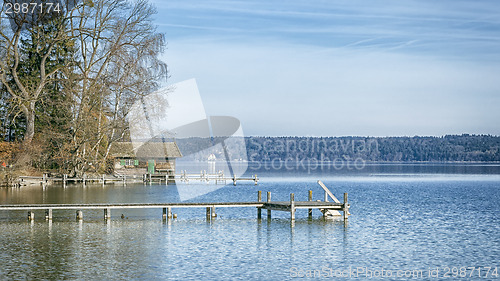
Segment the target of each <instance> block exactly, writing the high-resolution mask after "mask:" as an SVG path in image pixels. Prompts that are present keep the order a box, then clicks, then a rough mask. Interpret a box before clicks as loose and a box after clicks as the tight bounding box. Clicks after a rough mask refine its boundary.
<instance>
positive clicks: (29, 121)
mask: <svg viewBox="0 0 500 281" xmlns="http://www.w3.org/2000/svg"><path fill="white" fill-rule="evenodd" d="M24 114H25V115H26V133H25V134H24V141H23V142H24V144H30V143H31V141H32V140H33V137H34V136H35V102H34V101H31V102H30V103H29V105H28V107H25V110H24Z"/></svg>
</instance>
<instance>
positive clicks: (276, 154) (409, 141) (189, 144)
mask: <svg viewBox="0 0 500 281" xmlns="http://www.w3.org/2000/svg"><path fill="white" fill-rule="evenodd" d="M223 141H224V140H223V139H220V140H217V139H216V140H212V142H214V143H222V142H223ZM177 142H178V144H179V147H181V151H182V153H183V155H185V157H186V158H189V159H192V160H197V161H206V160H207V159H208V156H209V155H210V154H212V153H213V154H215V156H216V157H217V159H224V151H223V150H222V149H212V150H206V151H203V148H206V147H207V145H206V143H207V140H206V139H202V138H199V139H196V138H190V139H184V140H178V141H177ZM197 144H199V145H197ZM229 145H230V146H231V145H232V144H229ZM244 146H245V147H244V148H245V149H246V152H247V156H248V158H247V160H249V161H258V162H263V161H278V160H281V161H301V160H303V159H315V160H316V161H336V160H342V161H349V160H350V161H355V160H356V159H361V160H363V161H373V162H500V137H498V136H491V135H469V134H463V135H446V136H442V137H432V136H414V137H377V138H374V137H245V139H244ZM228 148H229V149H227V151H229V152H230V151H238V152H239V151H241V149H242V148H241V147H228ZM229 157H231V155H229ZM232 160H234V159H232Z"/></svg>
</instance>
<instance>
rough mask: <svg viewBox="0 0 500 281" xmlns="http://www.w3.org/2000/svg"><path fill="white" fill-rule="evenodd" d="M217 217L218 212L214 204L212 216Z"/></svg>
mask: <svg viewBox="0 0 500 281" xmlns="http://www.w3.org/2000/svg"><path fill="white" fill-rule="evenodd" d="M215 217H217V213H216V212H215V206H212V218H215Z"/></svg>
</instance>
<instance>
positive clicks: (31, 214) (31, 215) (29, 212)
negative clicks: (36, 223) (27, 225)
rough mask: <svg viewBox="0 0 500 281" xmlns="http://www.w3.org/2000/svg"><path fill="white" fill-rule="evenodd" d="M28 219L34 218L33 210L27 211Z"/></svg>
mask: <svg viewBox="0 0 500 281" xmlns="http://www.w3.org/2000/svg"><path fill="white" fill-rule="evenodd" d="M28 220H30V221H32V220H35V213H34V212H33V211H28Z"/></svg>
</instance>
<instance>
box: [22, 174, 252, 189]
mask: <svg viewBox="0 0 500 281" xmlns="http://www.w3.org/2000/svg"><path fill="white" fill-rule="evenodd" d="M176 180H179V181H180V182H183V183H189V182H190V181H199V182H200V183H201V182H205V183H214V184H226V183H227V181H229V182H232V183H233V185H236V183H237V182H238V181H250V182H253V183H254V185H257V183H258V181H259V178H258V177H257V175H254V176H252V177H248V178H245V177H236V176H233V177H228V176H226V175H224V173H222V172H219V173H216V174H209V173H206V171H201V172H200V173H199V174H188V173H187V172H186V171H183V172H182V173H180V174H173V173H157V174H150V173H148V174H143V175H141V176H126V175H115V176H109V175H101V176H98V177H96V176H94V177H87V176H85V175H83V176H82V177H68V175H63V176H62V177H48V176H47V175H46V174H44V175H43V176H41V177H31V176H21V177H19V182H18V184H16V186H19V187H20V186H23V185H28V184H41V185H46V184H54V183H61V184H62V185H63V186H66V185H67V184H69V183H73V184H75V183H81V184H83V185H86V184H87V183H99V184H103V185H105V184H109V183H122V184H127V183H140V182H143V183H145V184H153V183H159V184H161V183H165V184H174V183H176Z"/></svg>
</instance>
